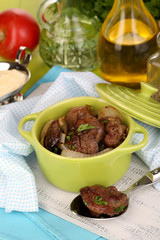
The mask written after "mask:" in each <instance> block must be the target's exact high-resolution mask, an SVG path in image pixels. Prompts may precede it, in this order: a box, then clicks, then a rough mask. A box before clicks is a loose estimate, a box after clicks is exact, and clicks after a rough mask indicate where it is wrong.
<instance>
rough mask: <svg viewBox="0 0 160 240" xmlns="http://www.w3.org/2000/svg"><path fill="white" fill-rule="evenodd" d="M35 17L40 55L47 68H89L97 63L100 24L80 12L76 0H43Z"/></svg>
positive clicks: (92, 67)
mask: <svg viewBox="0 0 160 240" xmlns="http://www.w3.org/2000/svg"><path fill="white" fill-rule="evenodd" d="M38 20H39V23H40V24H41V26H42V31H41V36H40V42H39V51H40V56H41V57H42V59H43V60H44V62H45V63H46V64H47V65H48V66H49V67H52V66H53V65H60V66H62V67H65V68H69V69H72V70H74V71H89V70H93V69H95V68H96V67H97V66H98V61H97V43H98V36H99V31H100V27H101V23H100V21H99V20H98V18H97V17H94V18H89V17H88V16H87V14H85V13H84V12H83V11H82V9H81V8H80V1H79V0H60V1H58V0H45V1H43V2H42V4H41V5H40V7H39V10H38Z"/></svg>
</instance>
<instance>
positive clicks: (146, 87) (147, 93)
mask: <svg viewBox="0 0 160 240" xmlns="http://www.w3.org/2000/svg"><path fill="white" fill-rule="evenodd" d="M140 85H141V91H140V93H139V94H140V95H141V96H142V97H145V98H147V99H149V98H150V97H151V96H152V94H153V93H155V92H157V91H158V89H157V88H155V87H153V86H152V85H151V84H149V83H146V82H141V83H140Z"/></svg>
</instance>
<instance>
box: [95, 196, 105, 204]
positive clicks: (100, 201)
mask: <svg viewBox="0 0 160 240" xmlns="http://www.w3.org/2000/svg"><path fill="white" fill-rule="evenodd" d="M94 201H95V203H96V204H98V205H107V204H108V202H107V201H104V200H103V197H101V196H96V197H95V198H94Z"/></svg>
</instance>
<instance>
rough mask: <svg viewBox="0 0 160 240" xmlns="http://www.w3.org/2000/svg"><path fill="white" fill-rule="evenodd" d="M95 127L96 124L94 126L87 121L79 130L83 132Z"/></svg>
mask: <svg viewBox="0 0 160 240" xmlns="http://www.w3.org/2000/svg"><path fill="white" fill-rule="evenodd" d="M94 128H95V126H92V125H89V124H88V123H85V124H81V125H79V127H78V129H77V131H78V132H82V131H85V130H90V129H94Z"/></svg>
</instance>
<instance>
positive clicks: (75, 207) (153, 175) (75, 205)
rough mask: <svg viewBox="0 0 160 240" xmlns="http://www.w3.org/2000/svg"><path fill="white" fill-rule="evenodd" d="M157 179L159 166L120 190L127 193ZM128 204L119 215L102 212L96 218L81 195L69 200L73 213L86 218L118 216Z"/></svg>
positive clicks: (151, 183)
mask: <svg viewBox="0 0 160 240" xmlns="http://www.w3.org/2000/svg"><path fill="white" fill-rule="evenodd" d="M158 181H160V168H156V169H154V170H152V171H150V172H147V173H146V174H145V175H144V176H143V177H142V178H140V179H139V180H138V181H137V182H135V183H134V184H132V185H131V186H130V187H129V188H127V189H126V190H125V191H122V192H123V193H125V194H127V195H128V194H129V193H130V192H131V191H133V190H136V189H139V188H141V187H147V186H149V185H153V184H155V183H157V182H158ZM128 206H129V204H128ZM128 206H127V207H126V208H125V209H124V210H123V212H121V213H120V214H119V215H115V216H112V217H111V216H108V215H106V214H103V215H101V216H100V217H98V218H97V217H94V216H92V214H91V213H90V211H89V209H88V208H87V207H86V206H85V204H84V203H83V200H82V198H81V196H80V195H78V196H77V197H76V198H74V199H73V201H72V202H71V205H70V209H71V211H73V212H74V213H75V214H77V215H79V216H83V217H87V218H95V219H104V218H105V219H112V218H115V217H118V216H120V215H122V214H123V213H125V212H126V210H127V209H128Z"/></svg>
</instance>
